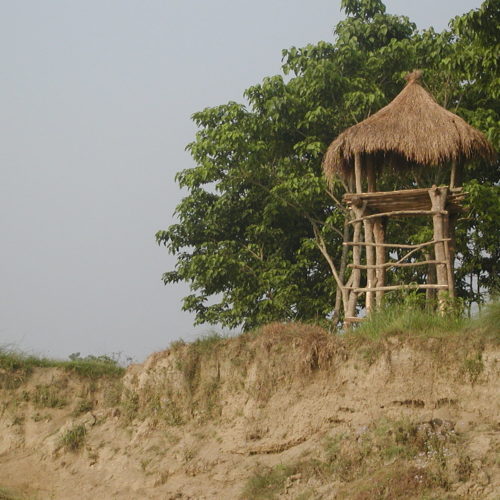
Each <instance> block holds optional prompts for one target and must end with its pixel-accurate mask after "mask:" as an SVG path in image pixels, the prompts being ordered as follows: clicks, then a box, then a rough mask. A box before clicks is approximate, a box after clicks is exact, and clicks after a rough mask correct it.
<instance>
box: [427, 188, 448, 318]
mask: <svg viewBox="0 0 500 500" xmlns="http://www.w3.org/2000/svg"><path fill="white" fill-rule="evenodd" d="M447 194H448V188H446V187H442V188H438V187H436V186H433V187H432V188H431V189H429V197H430V199H431V204H432V210H433V211H435V212H436V213H435V214H434V215H433V216H432V225H433V228H434V238H433V239H434V241H435V244H434V255H435V257H436V260H439V261H441V262H442V261H445V260H449V257H448V259H446V250H445V242H444V241H439V240H443V239H444V238H445V233H444V221H443V214H441V213H440V212H441V211H443V209H444V206H445V204H446V197H447ZM447 239H448V238H447ZM447 267H448V266H447V265H446V264H436V276H437V285H438V286H440V288H439V291H438V307H439V311H440V312H441V313H443V312H444V309H445V295H444V293H443V287H444V289H448V290H449V283H448V269H447ZM427 286H430V285H427Z"/></svg>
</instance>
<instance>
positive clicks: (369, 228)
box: [363, 220, 375, 313]
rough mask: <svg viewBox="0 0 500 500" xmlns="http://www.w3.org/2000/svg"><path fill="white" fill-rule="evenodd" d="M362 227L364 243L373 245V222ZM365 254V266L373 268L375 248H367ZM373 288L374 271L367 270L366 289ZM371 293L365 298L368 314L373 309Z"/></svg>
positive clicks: (366, 222)
mask: <svg viewBox="0 0 500 500" xmlns="http://www.w3.org/2000/svg"><path fill="white" fill-rule="evenodd" d="M363 225H364V228H365V241H366V243H373V222H372V221H371V220H364V221H363ZM365 252H366V264H367V265H368V266H373V265H374V264H375V248H374V247H373V246H367V247H366V248H365ZM374 286H375V269H373V268H368V269H367V271H366V287H367V288H372V287H374ZM373 295H374V294H373V292H367V294H366V297H365V306H366V312H367V313H369V312H370V311H372V309H373V302H374V301H373V298H374V297H373Z"/></svg>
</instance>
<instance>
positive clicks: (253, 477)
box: [0, 324, 500, 500]
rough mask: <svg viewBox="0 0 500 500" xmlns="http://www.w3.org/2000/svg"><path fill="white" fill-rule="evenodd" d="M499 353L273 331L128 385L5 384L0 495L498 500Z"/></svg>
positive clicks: (439, 343)
mask: <svg viewBox="0 0 500 500" xmlns="http://www.w3.org/2000/svg"><path fill="white" fill-rule="evenodd" d="M499 359H500V348H499V346H498V345H497V344H495V343H494V342H490V341H488V340H485V339H484V338H482V337H481V336H478V335H476V334H474V332H471V333H470V334H469V335H450V336H449V337H443V338H412V337H409V336H407V335H395V336H391V337H389V338H386V339H384V340H379V341H376V342H375V341H373V342H368V341H363V342H356V341H354V340H352V339H351V340H348V339H347V338H341V337H337V336H334V335H331V334H328V333H327V332H325V331H323V330H321V329H320V328H317V327H312V326H305V325H293V324H291V325H280V324H274V325H269V326H268V327H266V328H264V329H262V330H261V331H259V332H257V333H251V334H245V335H242V336H239V337H237V338H230V339H220V338H217V337H210V338H206V339H204V340H200V341H198V342H195V343H193V344H184V343H182V342H179V343H176V344H174V345H173V346H172V347H171V348H170V349H168V350H166V351H163V352H159V353H155V354H153V355H152V356H150V357H149V358H148V359H147V360H146V362H145V363H144V364H142V365H133V366H131V367H129V368H128V369H127V372H126V374H125V376H124V377H123V378H112V377H110V378H107V377H101V378H98V379H88V378H85V377H82V376H79V375H76V374H73V373H68V372H67V371H65V370H62V369H55V368H36V369H34V371H33V372H32V373H30V374H24V375H20V374H19V373H16V372H15V371H8V370H2V371H1V373H0V383H1V387H2V389H1V391H0V404H1V407H0V486H2V487H5V488H11V489H12V490H13V491H15V492H16V494H18V495H21V497H22V496H23V495H24V496H25V497H26V498H38V499H49V498H50V499H64V500H72V499H75V500H76V499H79V500H80V499H95V498H106V499H108V498H109V499H111V498H117V499H136V498H137V499H142V498H148V499H174V498H178V499H238V498H242V499H254V498H255V499H258V498H290V499H292V498H293V499H302V500H303V499H307V498H310V499H320V498H322V499H334V498H338V499H344V498H345V499H351V498H352V499H366V500H368V499H375V498H388V499H397V498H436V499H437V498H439V499H443V498H450V499H455V498H456V499H474V498H478V499H479V498H481V499H483V498H484V499H491V500H493V499H496V498H499V496H500V473H499V467H498V466H499V463H498V456H499V451H500V441H499V430H500V419H499V415H500V398H499V371H500V370H499V369H500V364H499Z"/></svg>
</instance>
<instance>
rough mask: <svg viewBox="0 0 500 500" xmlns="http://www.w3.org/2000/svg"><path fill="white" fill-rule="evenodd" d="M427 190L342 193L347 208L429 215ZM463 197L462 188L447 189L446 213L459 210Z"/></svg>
mask: <svg viewBox="0 0 500 500" xmlns="http://www.w3.org/2000/svg"><path fill="white" fill-rule="evenodd" d="M431 189H432V188H431ZM429 191H430V189H429V188H421V189H404V190H401V191H377V192H373V193H347V194H345V195H344V202H345V203H346V204H347V206H348V207H349V208H352V206H365V207H366V211H367V212H368V213H370V214H373V215H376V216H383V215H392V216H395V215H398V214H397V212H401V213H400V215H402V216H409V215H431V213H432V202H431V197H430V196H429ZM464 198H465V193H464V192H463V190H462V188H453V189H449V191H448V196H447V198H446V205H445V206H446V210H447V211H448V213H450V214H451V213H459V212H461V211H462V208H461V201H462V200H463V199H464ZM395 212H396V213H395Z"/></svg>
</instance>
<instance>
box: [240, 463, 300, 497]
mask: <svg viewBox="0 0 500 500" xmlns="http://www.w3.org/2000/svg"><path fill="white" fill-rule="evenodd" d="M295 471H296V467H294V466H287V465H277V466H276V467H272V468H271V467H266V468H258V469H257V470H256V471H255V473H254V475H253V476H252V477H250V478H249V479H248V481H247V483H246V485H245V489H244V490H243V494H242V496H241V498H242V499H244V500H272V499H274V498H276V495H278V494H279V493H280V492H281V491H282V490H283V488H284V486H285V483H286V480H287V478H288V477H290V476H291V475H292V474H294V473H295Z"/></svg>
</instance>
